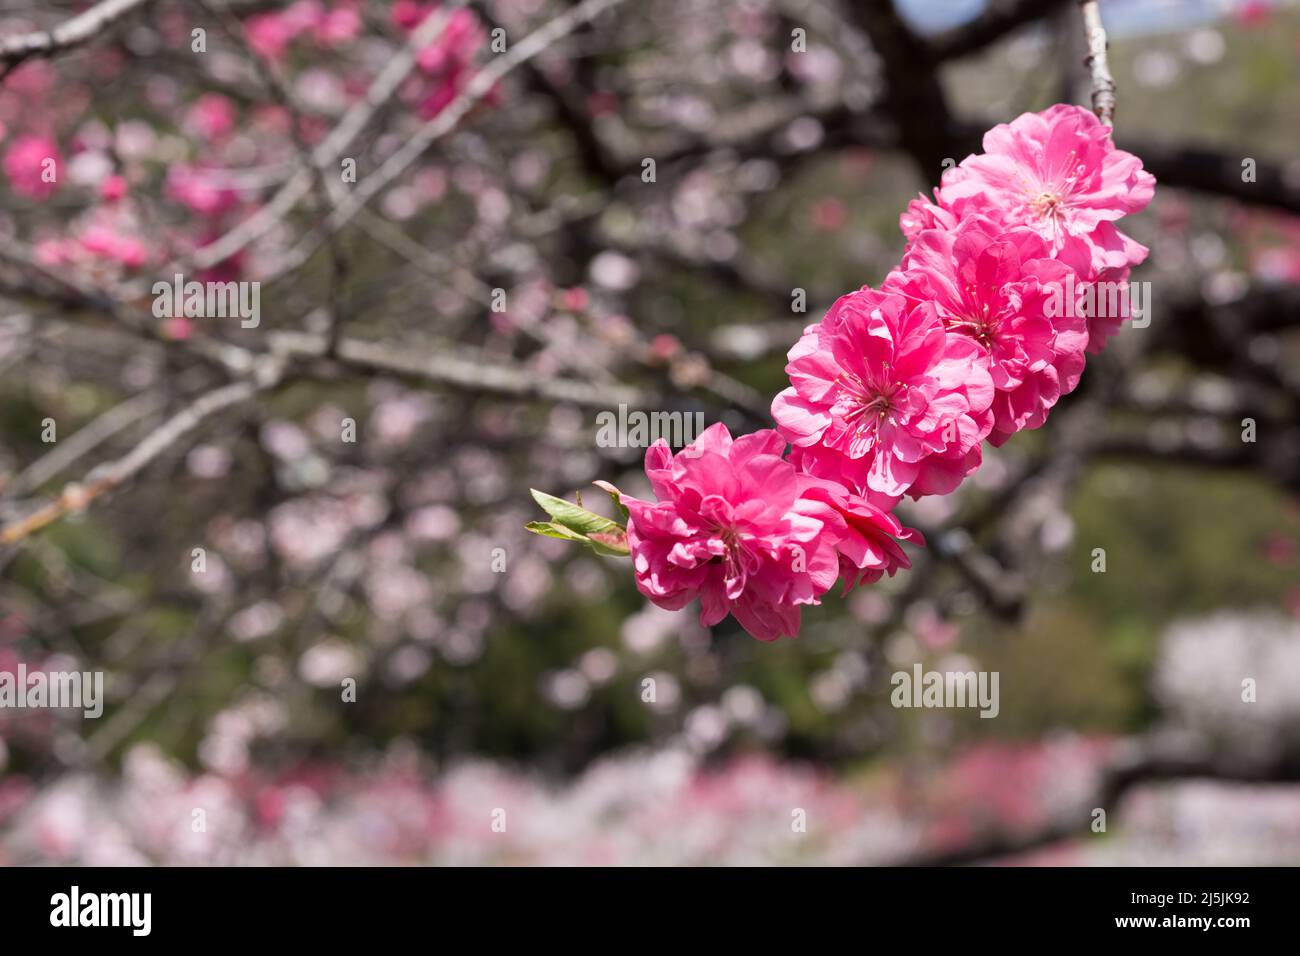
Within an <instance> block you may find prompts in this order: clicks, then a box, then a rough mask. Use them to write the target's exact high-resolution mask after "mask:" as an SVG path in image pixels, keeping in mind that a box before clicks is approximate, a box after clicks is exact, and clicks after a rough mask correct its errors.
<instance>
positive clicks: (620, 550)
mask: <svg viewBox="0 0 1300 956" xmlns="http://www.w3.org/2000/svg"><path fill="white" fill-rule="evenodd" d="M602 487H604V485H603V484H602ZM612 487H613V486H612V485H611V486H609V488H612ZM609 488H605V490H606V491H607V492H608V491H609ZM532 492H533V499H534V500H535V501H536V502H537V503H538V504H539V505H541V506H542V509H543V510H544V511H545V512H546V513H547V514H548V515H550V516H551V518H552V519H553V520H551V521H530V522H528V524H526V525H525V526H524V527H525V528H527V529H528V530H529V531H531V532H532V533H533V534H540V535H544V536H546V537H548V538H560V539H562V540H565V541H578V542H581V543H582V544H585V545H586V546H587V547H589V548H591V550H592V551H595V552H596V553H597V554H602V555H607V556H609V557H618V558H625V557H627V556H628V555H629V554H630V553H631V551H630V550H629V549H628V546H627V529H626V528H624V527H623V525H621V524H619V523H618V522H617V521H611V520H610V519H609V518H606V517H605V516H604V515H598V514H596V513H595V512H592V511H588V510H587V509H586V508H583V507H582V506H581V505H575V504H574V503H573V502H571V501H565V500H564V499H563V498H557V497H555V496H554V495H548V494H547V493H546V492H544V491H538V490H537V489H536V488H534V489H532ZM609 493H610V497H611V498H614V503H615V504H616V505H617V506H618V507H619V510H620V511H622V512H623V514H625V515H626V514H627V510H626V509H624V508H623V507H622V505H621V503H620V502H619V500H618V498H617V497H615V496H616V495H617V493H618V490H617V489H614V491H612V492H609Z"/></svg>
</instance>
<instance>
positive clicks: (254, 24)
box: [244, 12, 298, 62]
mask: <svg viewBox="0 0 1300 956" xmlns="http://www.w3.org/2000/svg"><path fill="white" fill-rule="evenodd" d="M244 34H245V35H246V36H247V37H248V45H249V46H250V47H252V49H253V51H254V52H255V53H257V54H258V55H259V56H261V57H262V58H263V59H265V60H271V61H272V62H274V61H276V60H279V59H281V58H282V57H283V56H284V52H285V50H287V49H288V48H289V44H290V43H292V42H293V39H294V37H296V36H297V35H298V30H297V27H296V25H295V24H293V23H292V22H291V21H290V20H289V19H288V18H287V17H285V16H284V14H283V13H280V12H274V13H259V14H256V15H254V16H251V17H249V18H248V19H247V20H245V21H244Z"/></svg>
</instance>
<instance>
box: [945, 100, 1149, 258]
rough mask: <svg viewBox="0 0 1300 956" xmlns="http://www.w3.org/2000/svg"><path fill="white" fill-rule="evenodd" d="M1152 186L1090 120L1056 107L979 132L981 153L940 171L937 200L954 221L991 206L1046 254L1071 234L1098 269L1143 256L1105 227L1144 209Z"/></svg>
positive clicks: (1131, 158)
mask: <svg viewBox="0 0 1300 956" xmlns="http://www.w3.org/2000/svg"><path fill="white" fill-rule="evenodd" d="M1155 182H1156V181H1155V177H1154V176H1152V175H1151V174H1150V173H1148V172H1146V171H1145V170H1144V169H1143V168H1142V161H1141V160H1140V159H1138V158H1137V157H1136V156H1134V155H1133V154H1132V153H1126V152H1124V151H1123V150H1120V149H1116V148H1115V144H1114V143H1113V142H1112V141H1111V138H1110V130H1109V129H1108V128H1106V127H1105V126H1104V125H1102V123H1101V121H1100V120H1098V119H1097V117H1095V116H1093V115H1092V113H1090V112H1089V111H1088V110H1086V109H1083V108H1082V107H1079V106H1068V105H1065V104H1063V103H1058V104H1057V105H1056V106H1053V107H1051V108H1049V109H1047V110H1044V111H1043V112H1041V113H1024V114H1022V115H1020V116H1019V117H1017V118H1016V119H1015V120H1013V121H1012V122H1011V123H1009V124H1002V125H999V126H995V127H993V129H991V130H989V131H988V132H987V133H985V134H984V153H982V154H978V155H974V156H968V157H966V159H964V160H963V161H962V162H961V164H960V165H959V166H958V167H957V168H956V169H953V170H950V171H949V172H948V173H945V175H944V177H943V184H942V185H941V186H940V188H939V190H938V193H937V198H938V205H939V206H940V207H942V208H944V209H947V210H949V211H951V212H952V213H955V214H956V215H957V216H958V217H959V218H966V217H967V216H968V215H971V214H983V215H986V216H987V215H989V210H988V204H989V203H992V205H993V206H994V207H996V209H997V210H998V213H999V216H998V217H997V218H998V219H999V221H1000V222H1002V223H1003V224H1005V225H1008V226H1011V225H1023V226H1027V227H1028V228H1030V229H1033V230H1034V231H1035V232H1036V233H1038V234H1039V235H1040V236H1042V238H1043V239H1044V240H1045V241H1046V242H1047V243H1048V247H1049V249H1050V250H1051V252H1052V253H1053V254H1055V253H1057V252H1059V251H1060V250H1061V248H1062V247H1063V246H1064V244H1065V242H1066V240H1067V239H1069V238H1070V237H1075V238H1077V239H1080V240H1083V241H1084V242H1086V243H1087V244H1088V245H1089V247H1090V249H1091V250H1092V252H1093V254H1094V258H1095V261H1096V265H1097V267H1098V268H1100V267H1103V266H1124V265H1133V264H1135V260H1134V259H1133V256H1138V258H1137V259H1136V261H1141V259H1142V258H1145V255H1146V250H1145V249H1143V248H1142V247H1141V246H1138V244H1137V243H1134V242H1133V241H1132V240H1131V239H1128V238H1127V237H1118V236H1117V233H1116V232H1115V230H1114V226H1112V225H1110V224H1111V223H1113V222H1114V221H1115V220H1117V219H1120V218H1121V217H1123V216H1126V215H1128V214H1129V213H1134V212H1140V211H1141V210H1142V209H1144V208H1145V207H1146V205H1147V203H1149V202H1150V201H1151V197H1152V195H1153V194H1154V192H1155ZM1103 226H1104V227H1105V228H1103ZM1099 229H1101V230H1102V234H1101V235H1100V236H1098V235H1097V232H1098V230H1099ZM1139 250H1140V253H1139Z"/></svg>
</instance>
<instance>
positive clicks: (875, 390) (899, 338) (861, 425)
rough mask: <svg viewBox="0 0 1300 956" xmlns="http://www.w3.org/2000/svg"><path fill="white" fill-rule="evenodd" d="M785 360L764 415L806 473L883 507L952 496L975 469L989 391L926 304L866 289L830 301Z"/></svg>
mask: <svg viewBox="0 0 1300 956" xmlns="http://www.w3.org/2000/svg"><path fill="white" fill-rule="evenodd" d="M789 358H790V362H789V364H788V365H787V366H786V372H787V374H789V376H790V382H791V387H790V388H787V389H786V390H785V391H783V392H782V393H781V394H779V395H778V396H777V397H776V400H775V401H774V402H773V403H772V415H773V417H774V418H775V419H776V421H777V427H778V428H779V429H780V430H781V434H782V435H784V436H785V437H786V439H787V440H789V441H790V442H791V443H792V444H793V445H794V446H795V454H794V460H795V462H796V464H798V465H800V467H801V468H803V469H804V470H805V471H807V472H809V473H810V474H814V475H817V476H818V477H822V478H829V479H832V480H834V481H839V482H842V483H843V484H846V485H848V486H849V487H850V488H851V489H852V490H854V491H856V492H859V493H862V494H868V495H874V496H877V500H880V499H879V496H884V498H885V499H892V500H889V501H888V503H889V504H891V505H892V504H893V502H894V501H896V500H897V499H898V498H899V497H901V496H902V495H903V494H904V493H909V494H911V495H912V496H913V497H919V496H921V495H923V494H944V493H947V492H949V491H952V490H953V488H955V487H956V486H957V485H958V484H959V483H960V482H961V480H962V479H963V478H964V477H965V476H966V475H968V474H970V473H971V472H972V471H974V470H975V468H977V467H978V466H979V463H980V449H979V443H980V441H981V440H983V438H984V437H985V436H986V435H987V434H988V429H989V427H990V417H989V415H988V414H987V412H988V408H989V404H990V402H991V401H992V400H993V383H992V381H991V379H990V378H989V373H988V371H987V370H986V369H985V367H984V365H983V364H982V363H981V361H980V349H979V348H978V347H977V346H976V345H975V343H974V342H972V341H971V340H970V339H968V338H967V337H965V336H961V335H948V334H947V333H946V332H945V331H944V327H943V324H942V323H941V322H940V321H939V317H938V315H937V314H936V313H935V309H934V306H933V305H931V304H929V303H926V302H916V303H909V302H908V300H907V299H905V298H904V297H903V296H901V295H893V294H890V293H887V292H878V291H876V290H874V289H870V288H864V289H861V290H859V291H857V292H852V293H850V294H848V295H846V296H841V297H840V299H839V300H838V301H836V303H835V304H834V305H833V306H831V309H830V311H829V312H828V313H827V314H826V318H825V319H823V320H822V322H821V323H820V324H818V325H814V326H810V327H809V328H808V330H807V331H806V332H805V333H804V335H803V338H801V339H800V340H799V341H798V342H797V343H796V344H795V346H794V348H792V349H791V350H790V355H789Z"/></svg>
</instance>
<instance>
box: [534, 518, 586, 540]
mask: <svg viewBox="0 0 1300 956" xmlns="http://www.w3.org/2000/svg"><path fill="white" fill-rule="evenodd" d="M524 528H526V529H527V530H529V531H531V532H532V533H533V534H540V535H543V536H545V537H547V538H563V539H565V540H566V541H581V542H583V543H586V541H587V539H586V538H585V537H584V536H582V535H580V534H578V532H576V531H570V530H569V529H568V528H566V527H564V525H559V524H556V523H555V522H554V521H530V522H528V524H526V525H524Z"/></svg>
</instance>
